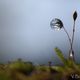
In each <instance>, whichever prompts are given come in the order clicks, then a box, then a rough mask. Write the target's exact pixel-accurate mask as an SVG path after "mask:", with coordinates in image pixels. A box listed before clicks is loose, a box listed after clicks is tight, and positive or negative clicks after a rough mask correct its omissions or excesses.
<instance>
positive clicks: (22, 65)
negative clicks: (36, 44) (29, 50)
mask: <svg viewBox="0 0 80 80" xmlns="http://www.w3.org/2000/svg"><path fill="white" fill-rule="evenodd" d="M55 51H56V54H57V55H58V57H59V58H60V59H61V60H62V62H63V63H64V65H62V66H52V62H51V61H49V62H48V64H49V65H48V66H46V65H34V64H33V63H32V62H24V61H22V60H21V59H18V60H17V61H14V62H9V63H8V64H0V80H80V65H79V64H76V63H75V62H74V61H71V60H69V59H65V58H64V56H63V54H62V52H61V51H60V50H59V49H58V48H55Z"/></svg>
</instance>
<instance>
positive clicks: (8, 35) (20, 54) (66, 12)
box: [0, 0, 80, 65]
mask: <svg viewBox="0 0 80 80" xmlns="http://www.w3.org/2000/svg"><path fill="white" fill-rule="evenodd" d="M75 10H76V11H77V13H78V18H77V20H76V32H75V39H74V46H73V48H74V51H75V59H76V62H77V63H79V61H80V36H79V34H80V0H0V62H2V63H6V62H8V61H14V60H15V59H18V58H21V59H23V60H24V61H32V62H34V63H35V64H47V63H48V61H52V62H53V64H54V65H57V64H61V61H60V59H58V57H57V56H56V54H55V52H54V48H55V47H59V48H60V49H61V50H62V51H63V54H64V56H65V57H66V58H68V53H69V48H70V45H69V41H68V38H67V35H66V34H65V32H64V30H63V29H61V30H60V31H54V30H52V29H51V28H50V21H51V20H52V19H53V18H59V19H61V20H62V21H63V24H64V26H65V28H66V29H67V30H68V32H69V34H70V36H71V33H72V26H73V18H72V15H73V13H74V11H75Z"/></svg>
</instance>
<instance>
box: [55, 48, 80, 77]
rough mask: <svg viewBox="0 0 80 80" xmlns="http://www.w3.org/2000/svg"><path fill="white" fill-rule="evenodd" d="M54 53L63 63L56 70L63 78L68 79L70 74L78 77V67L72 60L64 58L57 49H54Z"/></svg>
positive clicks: (79, 71)
mask: <svg viewBox="0 0 80 80" xmlns="http://www.w3.org/2000/svg"><path fill="white" fill-rule="evenodd" d="M55 52H56V54H57V55H58V57H59V58H60V59H61V61H62V62H63V63H64V66H63V67H62V66H60V67H58V68H57V69H56V70H58V71H60V72H62V74H63V76H65V77H68V76H70V75H72V74H77V75H78V76H79V77H80V65H77V64H76V63H75V61H73V60H70V59H66V58H64V56H63V53H62V51H61V50H60V49H59V48H57V47H56V48H55Z"/></svg>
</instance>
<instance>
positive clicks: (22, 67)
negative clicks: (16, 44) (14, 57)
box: [10, 61, 34, 74]
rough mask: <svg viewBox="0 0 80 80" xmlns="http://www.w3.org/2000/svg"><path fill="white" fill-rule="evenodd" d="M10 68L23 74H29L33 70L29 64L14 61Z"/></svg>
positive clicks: (32, 66)
mask: <svg viewBox="0 0 80 80" xmlns="http://www.w3.org/2000/svg"><path fill="white" fill-rule="evenodd" d="M10 68H11V69H13V70H16V71H19V72H21V73H24V74H30V73H31V72H32V71H33V70H34V65H33V64H32V63H31V62H23V61H16V62H14V63H11V64H10Z"/></svg>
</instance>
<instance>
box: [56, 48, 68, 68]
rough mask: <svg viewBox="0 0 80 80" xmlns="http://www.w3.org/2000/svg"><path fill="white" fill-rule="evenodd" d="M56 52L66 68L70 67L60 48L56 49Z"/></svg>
mask: <svg viewBox="0 0 80 80" xmlns="http://www.w3.org/2000/svg"><path fill="white" fill-rule="evenodd" d="M55 52H56V54H57V55H58V57H59V58H60V59H61V60H62V62H63V63H64V65H65V66H67V65H68V62H67V59H65V58H64V56H63V53H62V51H61V50H60V49H59V48H57V47H56V48H55Z"/></svg>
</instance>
